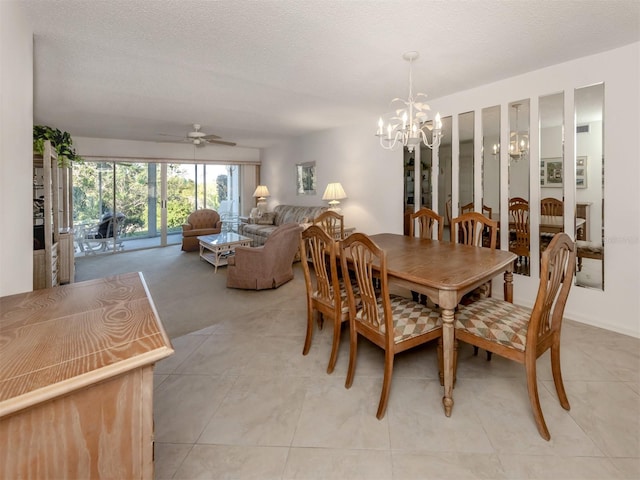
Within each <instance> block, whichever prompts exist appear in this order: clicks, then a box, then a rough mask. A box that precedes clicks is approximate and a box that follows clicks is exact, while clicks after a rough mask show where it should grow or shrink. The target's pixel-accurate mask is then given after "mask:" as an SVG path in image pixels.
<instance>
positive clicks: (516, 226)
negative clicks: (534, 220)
mask: <svg viewBox="0 0 640 480" xmlns="http://www.w3.org/2000/svg"><path fill="white" fill-rule="evenodd" d="M509 225H510V233H512V235H511V236H510V238H509V251H510V252H513V253H515V254H516V255H517V256H518V259H517V260H516V262H517V265H520V264H521V261H524V262H525V264H528V263H529V245H530V243H529V242H530V233H529V205H526V204H524V203H517V204H514V205H511V206H510V207H509Z"/></svg>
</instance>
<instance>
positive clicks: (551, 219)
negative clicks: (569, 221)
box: [540, 197, 564, 248]
mask: <svg viewBox="0 0 640 480" xmlns="http://www.w3.org/2000/svg"><path fill="white" fill-rule="evenodd" d="M563 216H564V202H563V201H562V200H558V199H557V198H553V197H545V198H543V199H542V200H540V217H541V223H543V224H556V223H557V224H560V225H562V224H563V220H562V217H563ZM553 236H554V233H551V232H542V231H541V232H540V245H541V247H542V248H546V247H547V245H548V244H549V242H550V241H551V239H552V238H553Z"/></svg>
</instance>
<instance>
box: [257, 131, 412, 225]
mask: <svg viewBox="0 0 640 480" xmlns="http://www.w3.org/2000/svg"><path fill="white" fill-rule="evenodd" d="M376 122H377V120H376V119H374V120H372V122H371V124H370V125H368V124H365V125H353V126H351V127H349V128H348V129H347V128H345V129H333V130H329V131H325V132H320V133H316V134H313V135H307V136H304V137H300V138H298V139H296V140H294V141H292V142H290V143H287V144H286V145H282V146H280V147H274V148H271V149H267V150H266V151H265V152H264V153H263V157H262V170H261V173H262V183H264V184H265V185H267V186H268V187H269V192H270V193H271V197H270V198H269V199H268V207H269V208H270V209H272V208H273V207H274V206H275V205H279V204H288V205H290V204H292V205H326V202H325V201H323V200H322V194H323V193H324V189H325V188H326V186H327V184H328V183H332V182H340V183H341V184H342V186H343V188H344V190H345V193H346V194H347V196H348V198H347V199H345V200H343V201H342V202H341V204H340V206H341V207H342V213H343V214H344V215H345V217H346V220H345V222H346V225H345V226H354V227H356V228H357V229H358V230H360V231H364V232H367V233H379V232H394V233H402V230H403V218H402V211H403V208H404V207H403V205H404V203H403V195H404V186H403V182H402V176H403V165H402V162H403V160H402V150H397V151H389V150H384V149H383V148H381V147H380V145H379V143H378V138H377V137H376V136H375V135H374V133H375V127H376ZM312 161H315V162H316V185H317V193H316V195H296V177H295V173H296V169H295V166H296V164H297V163H303V162H312Z"/></svg>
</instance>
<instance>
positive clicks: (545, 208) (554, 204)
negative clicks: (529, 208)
mask: <svg viewBox="0 0 640 480" xmlns="http://www.w3.org/2000/svg"><path fill="white" fill-rule="evenodd" d="M540 215H549V216H552V217H562V216H563V215H564V202H563V201H562V200H558V199H557V198H553V197H546V198H543V199H542V200H540Z"/></svg>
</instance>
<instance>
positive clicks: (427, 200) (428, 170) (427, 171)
mask: <svg viewBox="0 0 640 480" xmlns="http://www.w3.org/2000/svg"><path fill="white" fill-rule="evenodd" d="M427 137H428V139H429V142H431V133H430V132H429V133H428V135H427ZM432 165H433V152H432V151H431V149H430V148H429V147H426V146H425V145H424V144H423V145H422V146H421V147H420V181H421V182H422V184H421V185H420V187H421V189H420V200H421V201H420V206H421V207H427V208H430V209H432V210H433V205H432V204H433V201H432V195H433V184H432V182H431V178H432V177H431V175H432V171H433V168H432Z"/></svg>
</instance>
